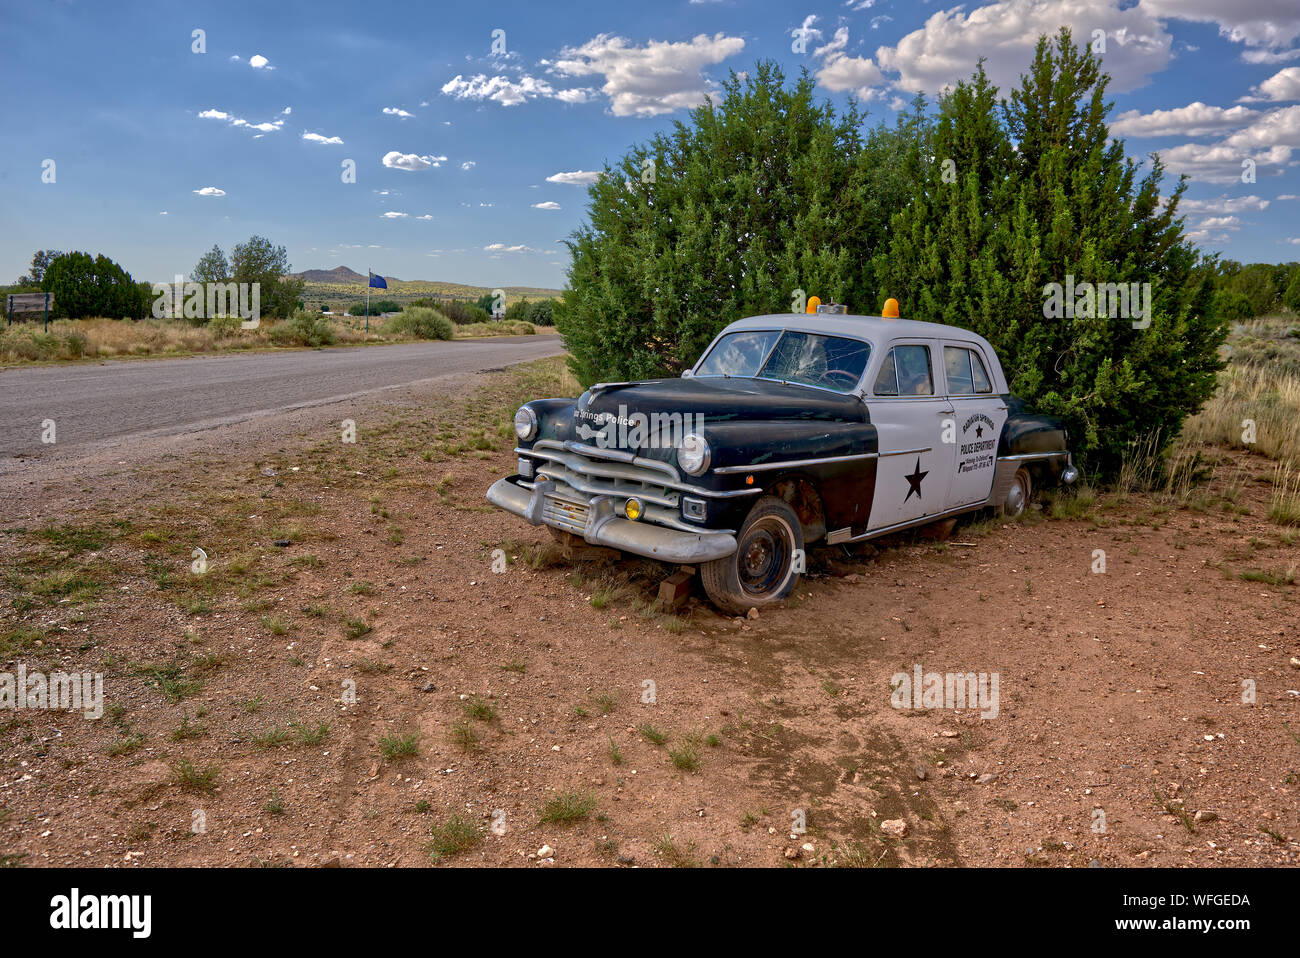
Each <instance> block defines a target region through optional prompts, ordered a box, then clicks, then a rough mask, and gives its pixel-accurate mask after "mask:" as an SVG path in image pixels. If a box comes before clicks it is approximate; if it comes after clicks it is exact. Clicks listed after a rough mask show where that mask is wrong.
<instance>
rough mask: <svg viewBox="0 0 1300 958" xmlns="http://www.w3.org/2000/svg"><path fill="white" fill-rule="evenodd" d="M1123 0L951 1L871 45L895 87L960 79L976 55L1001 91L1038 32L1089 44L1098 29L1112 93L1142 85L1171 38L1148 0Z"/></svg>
mask: <svg viewBox="0 0 1300 958" xmlns="http://www.w3.org/2000/svg"><path fill="white" fill-rule="evenodd" d="M1121 2H1122V0H1000V2H997V3H990V4H987V5H986V6H982V7H977V8H975V9H973V10H971V11H970V13H966V12H965V8H963V7H961V6H954V7H952V8H951V9H948V10H940V11H938V12H936V13H934V14H932V15H931V16H930V17H929V19H927V20H926V21H925V25H924V26H922V27H921V28H920V29H917V30H913V31H912V32H911V33H909V34H907V35H905V36H904V37H903V38H902V39H900V40H899V41H898V43H897V45H895V46H892V47H886V46H882V47H880V48H878V49H877V50H876V62H877V63H878V64H879V66H880V67H881V69H883V70H886V71H890V72H896V73H897V74H898V79H897V81H896V84H897V86H898V88H899V89H902V90H907V91H910V92H914V93H917V92H920V93H935V92H937V91H939V90H942V89H945V88H947V87H950V86H952V85H954V84H955V83H956V82H957V81H958V80H966V79H969V78H970V75H971V74H972V73H973V72H974V71H975V64H976V61H978V59H979V58H980V57H985V58H986V59H985V63H984V70H985V72H986V73H987V74H988V76H989V79H990V81H991V82H992V83H994V84H995V85H996V86H997V87H999V89H1000V90H1001V91H1002V92H1004V93H1005V92H1007V91H1009V90H1010V89H1012V88H1013V87H1015V86H1018V85H1019V81H1020V74H1021V73H1024V72H1025V71H1026V70H1027V69H1028V68H1029V64H1030V61H1031V60H1032V59H1033V54H1034V45H1035V43H1036V42H1037V40H1038V37H1039V36H1040V35H1042V34H1046V35H1047V36H1049V37H1052V36H1055V34H1056V32H1057V31H1058V30H1059V29H1060V27H1061V26H1063V25H1064V26H1068V27H1070V28H1071V29H1072V31H1073V33H1074V37H1075V41H1076V42H1083V43H1087V42H1089V40H1090V39H1091V37H1092V32H1093V30H1104V31H1105V34H1106V53H1105V54H1104V55H1103V57H1102V61H1103V65H1104V68H1105V70H1106V71H1107V72H1108V73H1109V74H1110V75H1111V77H1112V78H1113V80H1112V83H1111V86H1110V90H1111V92H1125V91H1128V90H1133V89H1136V88H1137V87H1140V86H1142V85H1144V84H1145V83H1146V82H1147V80H1148V78H1149V77H1150V76H1151V74H1154V73H1159V72H1160V71H1161V70H1163V69H1164V68H1165V67H1166V66H1168V64H1169V61H1170V57H1171V54H1170V45H1171V42H1172V40H1171V37H1170V35H1169V34H1168V33H1167V32H1166V31H1165V28H1164V24H1163V23H1162V22H1161V21H1160V19H1159V18H1158V17H1157V16H1156V15H1155V14H1153V13H1152V12H1151V11H1150V10H1148V9H1147V8H1148V3H1147V0H1142V2H1141V3H1139V4H1136V5H1130V6H1126V7H1125V8H1123V9H1121V8H1120V3H1121ZM1193 2H1195V0H1193Z"/></svg>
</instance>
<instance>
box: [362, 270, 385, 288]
mask: <svg viewBox="0 0 1300 958" xmlns="http://www.w3.org/2000/svg"><path fill="white" fill-rule="evenodd" d="M367 272H369V271H367ZM370 288H371V289H388V283H386V282H385V281H384V278H383V277H382V276H376V275H375V274H374V273H371V274H370Z"/></svg>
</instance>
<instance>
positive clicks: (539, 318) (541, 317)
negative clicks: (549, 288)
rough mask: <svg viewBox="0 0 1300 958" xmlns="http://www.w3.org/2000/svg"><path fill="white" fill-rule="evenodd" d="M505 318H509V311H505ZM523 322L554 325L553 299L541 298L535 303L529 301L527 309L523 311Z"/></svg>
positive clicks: (535, 324)
mask: <svg viewBox="0 0 1300 958" xmlns="http://www.w3.org/2000/svg"><path fill="white" fill-rule="evenodd" d="M506 318H507V319H509V318H510V311H509V310H507V311H506ZM524 320H525V322H529V323H532V324H533V325H534V326H554V325H555V301H554V300H551V299H541V300H538V301H537V302H535V303H529V304H528V309H527V310H526V311H525V313H524Z"/></svg>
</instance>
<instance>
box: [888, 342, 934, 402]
mask: <svg viewBox="0 0 1300 958" xmlns="http://www.w3.org/2000/svg"><path fill="white" fill-rule="evenodd" d="M873 392H874V393H875V394H876V395H877V396H933V395H934V373H933V372H932V370H931V368H930V350H929V348H928V347H926V346H895V347H894V348H893V349H891V350H890V351H889V355H888V356H886V357H885V362H884V364H883V365H882V366H881V367H880V373H879V375H877V376H876V384H875V386H874V387H873Z"/></svg>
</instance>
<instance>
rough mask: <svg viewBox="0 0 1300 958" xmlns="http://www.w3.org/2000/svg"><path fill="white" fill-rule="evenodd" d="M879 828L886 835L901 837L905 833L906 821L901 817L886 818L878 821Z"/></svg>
mask: <svg viewBox="0 0 1300 958" xmlns="http://www.w3.org/2000/svg"><path fill="white" fill-rule="evenodd" d="M880 830H881V831H882V832H884V833H885V834H886V835H893V836H895V837H896V838H902V837H903V836H904V835H906V834H907V822H905V821H903V819H901V818H888V819H886V820H885V821H883V822H881V823H880Z"/></svg>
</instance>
